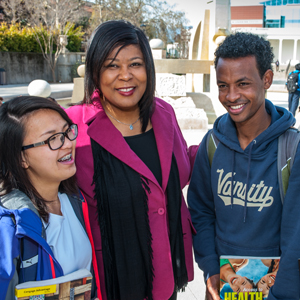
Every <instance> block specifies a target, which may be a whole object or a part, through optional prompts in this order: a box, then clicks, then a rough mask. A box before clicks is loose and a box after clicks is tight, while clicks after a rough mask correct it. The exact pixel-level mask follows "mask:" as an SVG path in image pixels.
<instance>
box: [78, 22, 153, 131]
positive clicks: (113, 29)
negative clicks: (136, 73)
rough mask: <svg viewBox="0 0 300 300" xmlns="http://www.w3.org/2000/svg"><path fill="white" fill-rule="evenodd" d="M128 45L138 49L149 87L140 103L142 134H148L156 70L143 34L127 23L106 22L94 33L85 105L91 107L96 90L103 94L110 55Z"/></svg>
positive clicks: (88, 47)
mask: <svg viewBox="0 0 300 300" xmlns="http://www.w3.org/2000/svg"><path fill="white" fill-rule="evenodd" d="M129 45H137V46H139V48H140V49H141V52H142V53H143V58H144V61H145V67H146V74H147V86H146V90H145V93H144V95H143V96H142V98H141V100H140V101H139V108H140V118H141V120H142V131H145V130H146V127H147V125H148V123H149V118H150V116H151V111H152V107H153V101H154V94H155V68H154V61H153V57H152V52H151V48H150V45H149V42H148V39H147V37H146V35H145V34H144V32H143V31H142V30H141V29H140V28H138V27H136V26H134V25H132V24H131V23H130V22H127V21H124V20H117V21H107V22H104V23H102V24H100V25H99V26H98V27H97V28H96V29H95V30H94V32H93V33H92V35H91V38H90V40H89V42H88V45H87V52H86V62H85V77H84V88H85V95H84V99H83V103H90V102H91V100H90V99H91V96H92V94H93V92H94V91H95V90H99V91H100V94H101V90H100V76H101V70H102V67H103V65H104V63H105V60H106V58H107V57H108V56H109V54H110V53H111V52H112V51H113V50H114V49H116V48H117V47H120V49H119V50H118V52H119V51H120V50H121V49H122V48H124V47H126V46H129Z"/></svg>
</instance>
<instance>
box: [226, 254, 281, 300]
mask: <svg viewBox="0 0 300 300" xmlns="http://www.w3.org/2000/svg"><path fill="white" fill-rule="evenodd" d="M279 261H280V257H251V256H245V257H241V256H221V257H220V298H221V299H224V300H263V299H267V297H268V294H269V289H270V288H271V287H272V286H273V285H274V283H275V279H276V274H277V271H278V268H279Z"/></svg>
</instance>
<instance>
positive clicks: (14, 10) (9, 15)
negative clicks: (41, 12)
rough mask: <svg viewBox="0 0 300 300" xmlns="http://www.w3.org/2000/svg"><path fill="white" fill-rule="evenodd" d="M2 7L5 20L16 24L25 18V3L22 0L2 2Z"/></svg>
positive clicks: (3, 0)
mask: <svg viewBox="0 0 300 300" xmlns="http://www.w3.org/2000/svg"><path fill="white" fill-rule="evenodd" d="M1 6H2V8H3V10H4V12H5V17H6V18H5V19H6V20H7V21H10V22H11V23H16V22H18V21H19V20H20V19H22V17H23V16H24V3H23V2H22V1H21V0H2V1H1Z"/></svg>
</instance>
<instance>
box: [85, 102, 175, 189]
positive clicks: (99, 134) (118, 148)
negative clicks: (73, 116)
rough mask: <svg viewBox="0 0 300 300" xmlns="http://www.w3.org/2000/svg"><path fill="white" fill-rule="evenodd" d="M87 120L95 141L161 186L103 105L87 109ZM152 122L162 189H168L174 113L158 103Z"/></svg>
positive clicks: (90, 133)
mask: <svg viewBox="0 0 300 300" xmlns="http://www.w3.org/2000/svg"><path fill="white" fill-rule="evenodd" d="M83 118H84V122H85V123H86V124H90V125H89V128H88V130H87V133H88V135H89V136H90V137H91V138H92V139H93V140H95V141H96V142H97V143H98V144H99V145H101V146H102V147H103V148H105V149H106V150H107V151H109V152H110V153H111V154H112V155H114V156H115V157H117V158H118V159H119V160H121V161H122V162H124V163H125V164H127V165H128V166H130V167H131V168H132V169H134V170H135V171H136V172H138V173H139V174H141V175H142V176H144V177H146V178H147V179H149V180H151V181H152V182H153V183H155V184H156V185H158V186H159V184H158V182H157V180H156V178H155V177H154V175H153V174H152V172H151V171H150V170H149V169H148V167H147V166H146V165H145V164H144V163H143V162H142V161H141V159H140V158H139V157H138V156H137V155H136V154H135V153H134V152H133V151H132V150H131V148H130V147H129V145H128V144H127V143H126V141H125V139H124V138H123V136H122V134H121V133H120V132H119V131H118V130H117V129H116V128H115V126H114V125H113V124H112V123H111V121H110V120H109V118H108V117H107V115H106V113H105V111H104V109H103V108H102V106H101V104H100V102H98V103H97V105H94V106H93V108H92V109H85V110H84V115H83ZM151 122H152V126H153V131H154V135H155V139H156V144H157V149H158V154H159V159H160V164H161V170H162V189H163V190H165V189H166V187H167V184H168V180H169V173H170V168H171V162H172V151H173V142H174V126H173V124H172V116H171V114H170V113H169V112H168V111H167V110H166V109H165V108H164V107H163V106H162V105H161V104H160V103H159V102H158V101H156V100H155V108H154V112H153V115H152V117H151ZM103 128H105V130H103Z"/></svg>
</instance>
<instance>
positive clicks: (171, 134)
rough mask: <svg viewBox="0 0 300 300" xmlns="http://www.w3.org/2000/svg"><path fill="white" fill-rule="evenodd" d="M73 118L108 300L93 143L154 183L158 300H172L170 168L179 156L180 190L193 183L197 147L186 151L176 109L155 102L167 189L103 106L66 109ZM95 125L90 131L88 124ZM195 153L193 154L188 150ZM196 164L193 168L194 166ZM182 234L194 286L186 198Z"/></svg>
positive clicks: (152, 223)
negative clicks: (168, 194) (96, 197)
mask: <svg viewBox="0 0 300 300" xmlns="http://www.w3.org/2000/svg"><path fill="white" fill-rule="evenodd" d="M67 113H68V115H69V117H70V118H71V119H72V120H73V122H74V123H76V124H77V125H78V130H79V134H78V138H77V145H76V166H77V173H76V176H77V179H78V184H79V187H80V189H81V190H82V192H83V193H84V195H85V197H86V200H87V203H88V206H89V216H90V224H91V230H92V235H93V239H94V244H95V250H96V257H97V263H98V269H99V273H100V283H101V291H102V297H103V299H106V293H105V282H104V269H103V263H102V251H101V235H100V228H99V224H98V219H97V203H96V201H95V200H94V199H93V198H94V193H93V188H94V187H93V186H92V180H93V173H94V167H93V155H92V149H91V144H90V138H93V139H94V140H95V141H96V142H97V143H99V144H100V145H101V146H102V147H104V148H105V149H106V150H107V151H109V152H110V153H111V154H113V155H114V156H115V157H117V158H118V159H120V160H121V161H122V162H124V163H125V164H127V165H128V166H130V167H131V168H133V169H134V170H135V171H136V172H138V173H139V174H141V175H143V176H145V177H146V178H148V180H149V187H150V189H151V194H150V195H148V199H149V200H148V201H149V203H148V206H149V222H150V228H151V233H152V237H153V243H152V248H153V266H154V275H155V277H154V281H153V299H154V300H164V299H169V298H170V297H171V295H172V293H173V291H174V278H173V269H172V261H171V251H170V244H169V232H168V222H167V215H166V212H167V210H166V204H167V203H166V201H167V198H166V194H165V191H166V187H167V183H168V179H169V172H170V168H171V160H172V152H174V154H175V157H176V160H177V165H178V169H179V174H180V183H181V188H184V187H185V186H186V184H187V183H188V181H189V179H190V175H191V165H192V163H193V161H194V158H195V155H196V151H197V147H196V146H193V147H191V148H190V149H188V148H187V145H186V142H185V140H184V138H183V136H182V133H181V131H180V129H179V126H178V124H177V120H176V117H175V113H174V110H173V108H172V107H171V106H170V105H169V104H167V103H166V102H165V101H163V100H161V99H158V98H156V105H155V110H154V113H153V115H152V117H151V122H152V126H153V130H154V135H155V138H156V143H157V148H158V153H159V158H160V162H161V170H162V186H160V185H159V184H158V182H157V180H156V178H155V177H154V175H153V174H152V172H151V171H150V170H149V169H148V167H147V166H146V165H145V164H144V163H143V162H142V161H141V160H140V158H139V157H138V156H137V155H136V154H135V153H134V152H133V151H132V150H131V149H130V147H129V146H128V144H127V143H126V141H125V139H124V138H123V136H122V135H121V133H120V132H119V131H118V130H117V129H116V128H115V127H114V125H113V124H112V123H111V121H110V120H109V118H108V117H107V116H106V114H105V112H104V110H103V108H102V106H101V104H100V102H99V104H98V103H97V105H78V106H73V107H71V108H69V109H67ZM89 123H90V126H88V124H89ZM189 150H190V151H189ZM191 162H192V163H191ZM181 217H182V229H183V235H184V236H183V237H184V247H185V259H186V267H187V271H188V279H189V281H191V280H193V277H194V271H193V256H192V232H194V229H193V226H192V222H191V217H190V213H189V211H188V209H187V206H186V203H185V201H184V199H183V197H182V206H181Z"/></svg>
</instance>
